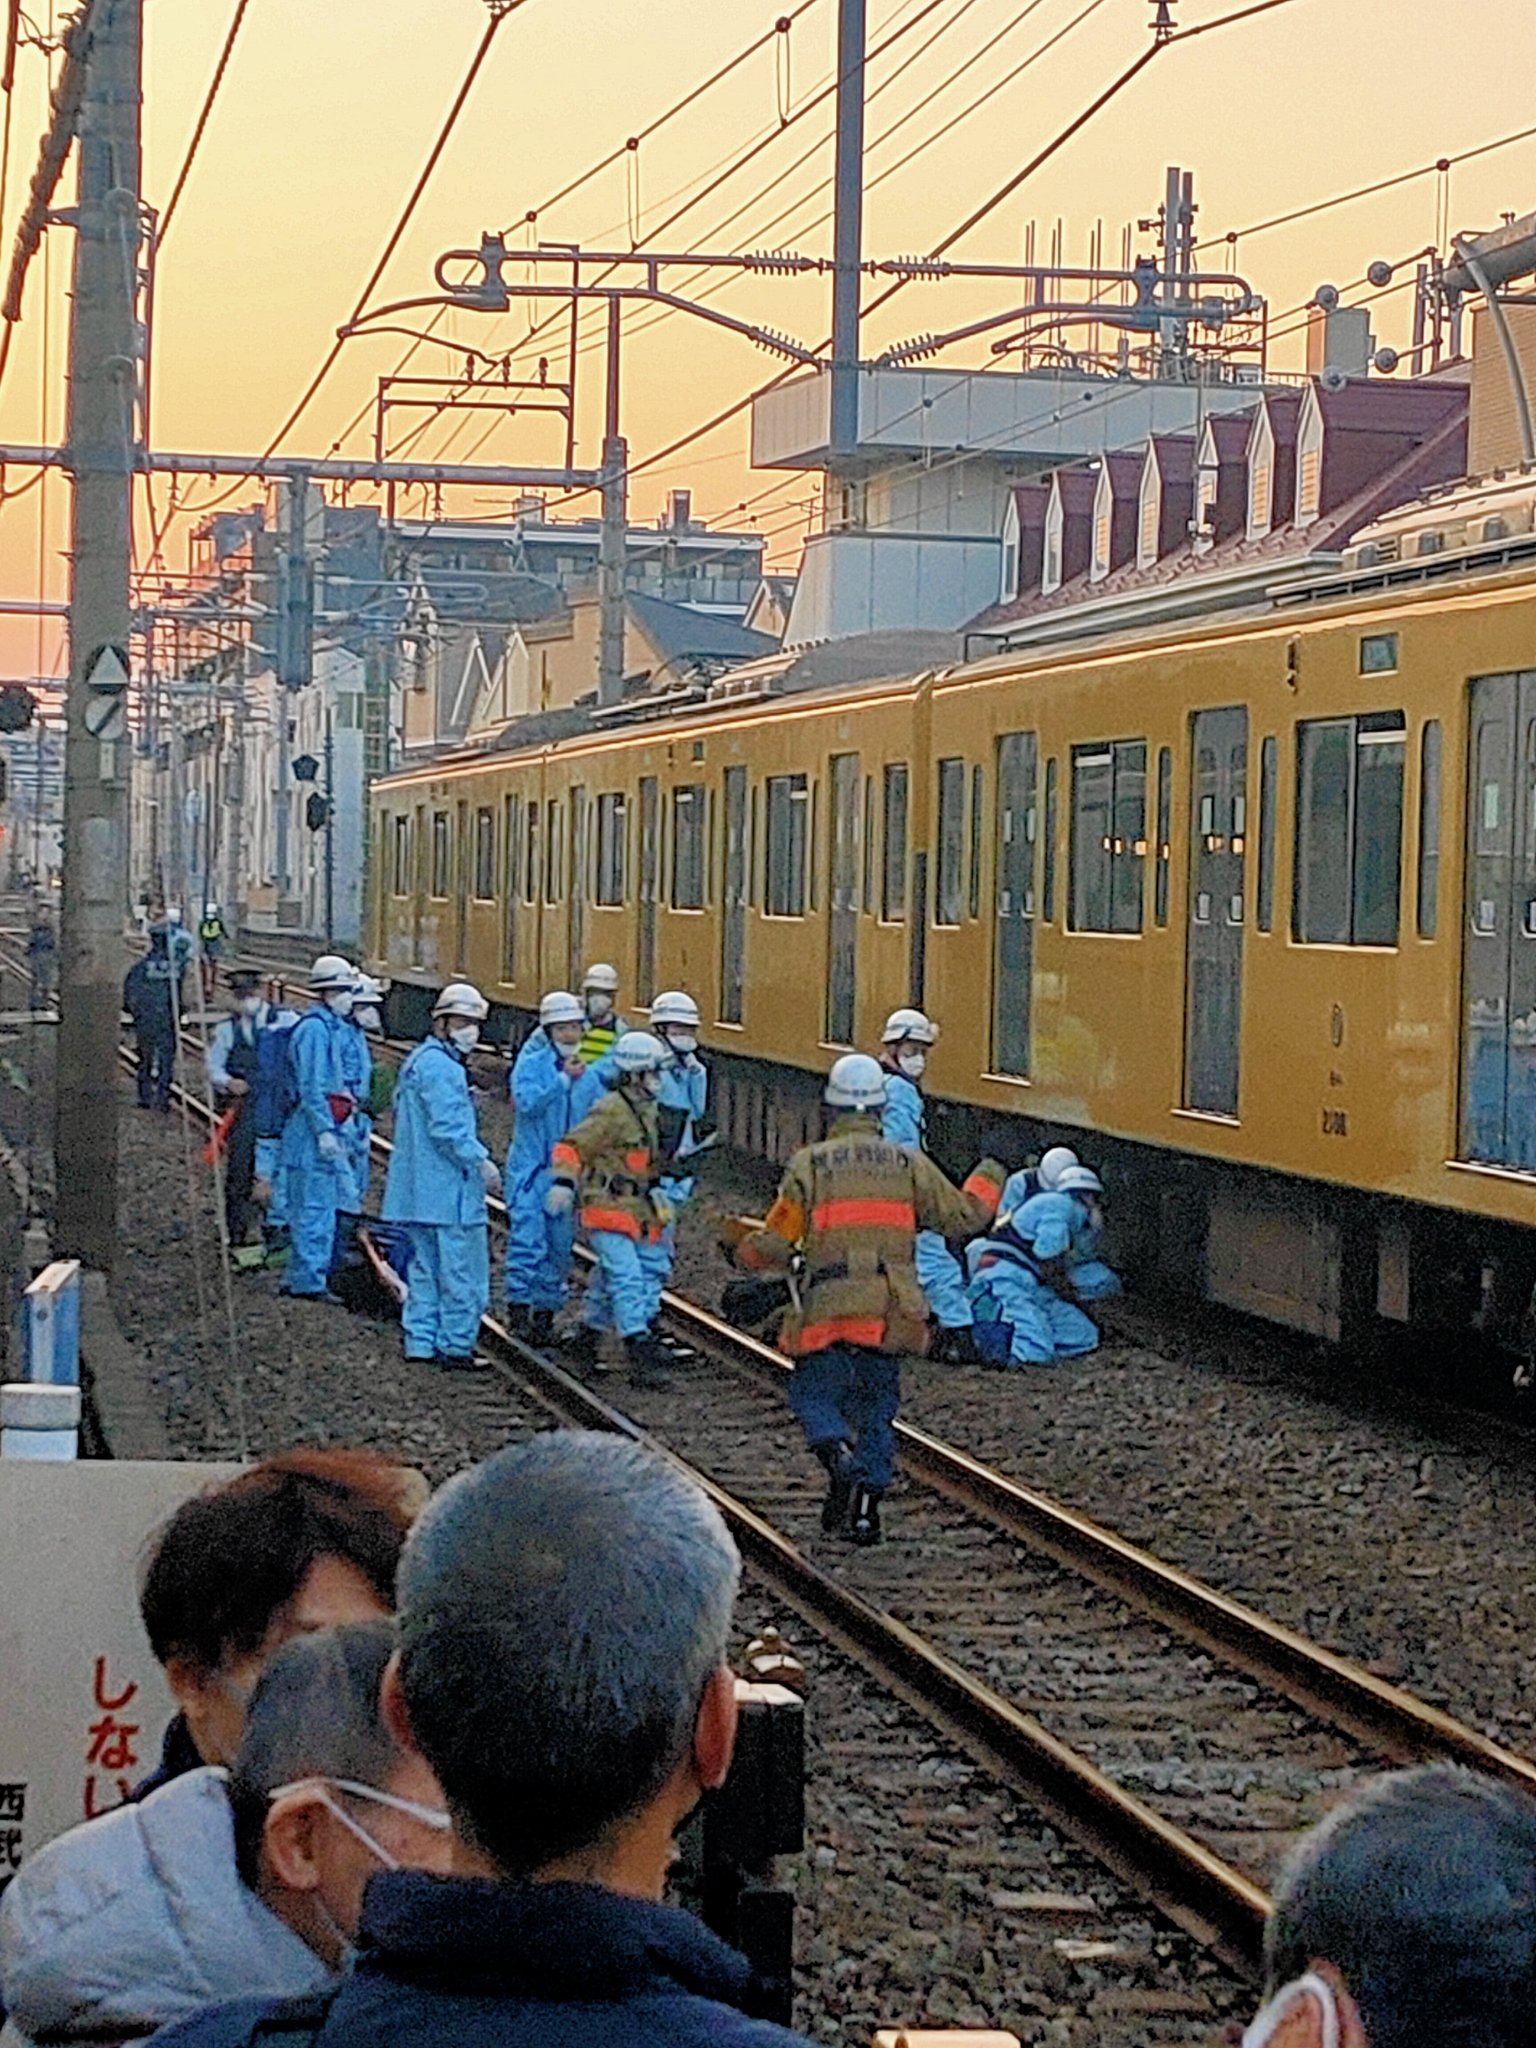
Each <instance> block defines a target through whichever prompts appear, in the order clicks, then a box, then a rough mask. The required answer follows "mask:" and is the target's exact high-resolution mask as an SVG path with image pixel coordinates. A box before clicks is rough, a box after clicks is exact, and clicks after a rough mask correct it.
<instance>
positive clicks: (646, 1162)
mask: <svg viewBox="0 0 1536 2048" xmlns="http://www.w3.org/2000/svg"><path fill="white" fill-rule="evenodd" d="M550 1163H551V1166H552V1167H553V1169H554V1178H555V1179H556V1180H557V1181H563V1182H564V1183H565V1184H566V1185H567V1186H568V1187H575V1188H579V1189H580V1191H581V1220H582V1223H583V1224H584V1225H585V1227H586V1228H587V1229H588V1230H613V1231H617V1232H618V1233H619V1235H620V1236H621V1237H632V1238H634V1239H636V1240H637V1241H641V1240H643V1241H645V1242H647V1243H653V1242H654V1241H655V1240H656V1238H658V1237H659V1236H660V1235H661V1231H662V1228H663V1225H662V1222H661V1219H660V1218H659V1217H658V1215H657V1213H656V1209H655V1206H654V1204H653V1202H652V1199H651V1194H652V1190H653V1188H654V1187H655V1184H656V1177H657V1172H658V1170H659V1167H660V1164H661V1150H660V1143H659V1140H658V1137H657V1129H656V1104H655V1103H654V1102H653V1101H652V1100H651V1099H650V1097H649V1096H643V1097H642V1096H640V1095H638V1094H631V1093H630V1091H629V1089H627V1088H615V1089H613V1090H612V1091H611V1092H610V1093H609V1094H607V1095H604V1096H602V1097H601V1098H600V1099H599V1100H598V1102H597V1103H596V1104H595V1105H594V1107H593V1108H592V1109H591V1110H590V1111H589V1112H588V1114H587V1115H586V1116H584V1117H583V1118H582V1120H581V1122H580V1123H579V1124H576V1125H575V1126H574V1127H573V1128H572V1129H571V1130H569V1131H567V1132H566V1134H565V1136H564V1137H563V1138H561V1139H559V1140H558V1141H557V1143H556V1145H555V1148H554V1151H553V1152H552V1153H551V1155H550Z"/></svg>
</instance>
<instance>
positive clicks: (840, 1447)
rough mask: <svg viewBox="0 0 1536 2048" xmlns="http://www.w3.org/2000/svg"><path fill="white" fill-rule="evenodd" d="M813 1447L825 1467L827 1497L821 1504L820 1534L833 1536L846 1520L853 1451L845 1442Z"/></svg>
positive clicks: (849, 1498)
mask: <svg viewBox="0 0 1536 2048" xmlns="http://www.w3.org/2000/svg"><path fill="white" fill-rule="evenodd" d="M813 1448H814V1450H815V1452H816V1455H817V1457H818V1458H819V1459H820V1460H821V1462H822V1464H823V1465H825V1466H826V1468H827V1497H826V1499H825V1500H824V1501H823V1502H822V1504H821V1529H822V1534H823V1535H824V1536H835V1535H836V1534H837V1532H838V1530H839V1529H841V1528H842V1527H843V1525H844V1523H845V1522H846V1521H847V1520H848V1504H849V1502H850V1501H851V1500H852V1498H853V1479H852V1477H851V1473H852V1467H853V1453H852V1451H850V1450H849V1448H848V1446H847V1445H846V1444H845V1443H831V1444H816V1445H814V1446H813Z"/></svg>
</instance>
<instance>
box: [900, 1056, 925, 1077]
mask: <svg viewBox="0 0 1536 2048" xmlns="http://www.w3.org/2000/svg"><path fill="white" fill-rule="evenodd" d="M896 1064H897V1066H898V1067H899V1068H900V1069H901V1071H902V1072H903V1073H904V1074H905V1075H906V1076H907V1077H908V1079H909V1080H912V1081H916V1080H918V1079H919V1078H920V1077H921V1075H922V1073H923V1070H924V1068H925V1067H926V1066H927V1064H928V1055H927V1053H925V1052H899V1053H897V1055H896Z"/></svg>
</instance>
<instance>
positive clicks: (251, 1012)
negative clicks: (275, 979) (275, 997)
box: [240, 996, 261, 1017]
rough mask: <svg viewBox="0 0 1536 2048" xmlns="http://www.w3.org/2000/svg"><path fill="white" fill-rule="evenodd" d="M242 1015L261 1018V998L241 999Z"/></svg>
mask: <svg viewBox="0 0 1536 2048" xmlns="http://www.w3.org/2000/svg"><path fill="white" fill-rule="evenodd" d="M240 1014H241V1016H242V1017H256V1016H259V1015H260V1014H261V997H260V996H242V997H241V998H240Z"/></svg>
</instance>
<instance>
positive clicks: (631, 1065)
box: [546, 1031, 672, 1386]
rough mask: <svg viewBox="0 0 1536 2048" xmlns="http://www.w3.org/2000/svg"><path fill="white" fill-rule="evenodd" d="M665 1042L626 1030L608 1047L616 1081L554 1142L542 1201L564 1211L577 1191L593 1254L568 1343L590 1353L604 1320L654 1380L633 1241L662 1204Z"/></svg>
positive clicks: (656, 1229)
mask: <svg viewBox="0 0 1536 2048" xmlns="http://www.w3.org/2000/svg"><path fill="white" fill-rule="evenodd" d="M667 1059H668V1053H667V1048H666V1047H665V1046H664V1045H663V1044H662V1042H661V1040H660V1039H659V1038H653V1037H652V1036H651V1034H650V1032H649V1031H626V1032H625V1034H624V1036H623V1037H622V1038H621V1039H620V1040H619V1042H618V1044H617V1045H615V1047H614V1049H613V1060H612V1065H613V1067H614V1069H615V1071H616V1073H617V1075H618V1086H617V1087H616V1088H614V1089H611V1090H610V1091H609V1093H608V1094H606V1095H604V1096H603V1097H602V1098H601V1099H600V1100H599V1101H598V1102H597V1104H596V1105H595V1107H594V1108H593V1109H592V1110H591V1111H590V1112H589V1113H588V1114H587V1115H586V1116H585V1117H583V1119H582V1120H581V1122H580V1123H579V1124H577V1125H575V1126H574V1128H573V1129H571V1130H570V1131H568V1132H567V1133H566V1135H565V1136H564V1137H563V1138H562V1139H561V1140H560V1141H559V1143H558V1144H557V1145H556V1146H555V1148H554V1153H553V1156H552V1159H551V1168H552V1177H551V1182H550V1189H549V1194H548V1196H547V1197H546V1203H547V1206H548V1208H549V1211H550V1213H551V1215H554V1216H569V1215H570V1214H571V1213H572V1212H573V1211H574V1209H575V1207H576V1201H577V1195H578V1192H579V1194H580V1198H581V1223H582V1228H583V1229H584V1230H585V1231H586V1233H587V1239H588V1242H589V1243H590V1245H591V1247H592V1253H593V1256H594V1257H595V1258H596V1260H597V1265H598V1273H597V1278H596V1281H595V1282H594V1284H593V1285H591V1286H589V1288H588V1290H587V1299H586V1303H585V1305H584V1308H583V1316H582V1322H581V1325H580V1328H579V1329H578V1330H577V1332H576V1333H575V1336H574V1338H573V1340H572V1345H571V1348H572V1350H573V1351H574V1352H575V1353H576V1354H577V1355H578V1356H579V1357H583V1358H586V1359H588V1360H590V1359H594V1358H595V1357H596V1354H597V1346H598V1343H599V1341H600V1338H601V1334H602V1331H603V1329H604V1328H606V1327H608V1326H609V1325H610V1324H611V1326H612V1327H613V1328H614V1329H616V1330H617V1331H618V1333H619V1336H620V1338H621V1339H622V1340H623V1344H624V1350H625V1353H626V1356H627V1357H628V1360H629V1369H630V1375H631V1377H632V1378H633V1380H634V1381H635V1383H636V1385H637V1386H664V1385H665V1384H666V1379H667V1375H666V1372H665V1369H664V1359H665V1353H664V1352H663V1350H662V1347H661V1345H660V1343H659V1342H658V1340H657V1337H656V1333H655V1331H654V1330H653V1328H652V1320H653V1317H654V1314H655V1309H654V1304H653V1299H652V1293H651V1280H650V1276H649V1275H648V1274H647V1272H646V1268H645V1264H644V1262H643V1260H642V1257H641V1247H642V1246H652V1245H654V1244H656V1243H657V1242H658V1241H659V1240H660V1238H661V1236H662V1234H663V1232H664V1231H665V1230H666V1228H667V1226H668V1224H669V1223H670V1222H671V1221H672V1211H671V1208H670V1206H669V1205H668V1203H667V1200H666V1197H665V1196H664V1195H663V1193H662V1192H661V1188H660V1185H659V1183H660V1178H661V1140H660V1133H659V1127H658V1120H657V1110H656V1102H657V1097H658V1096H659V1094H660V1092H661V1076H662V1069H663V1068H664V1067H665V1066H666V1064H667Z"/></svg>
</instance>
